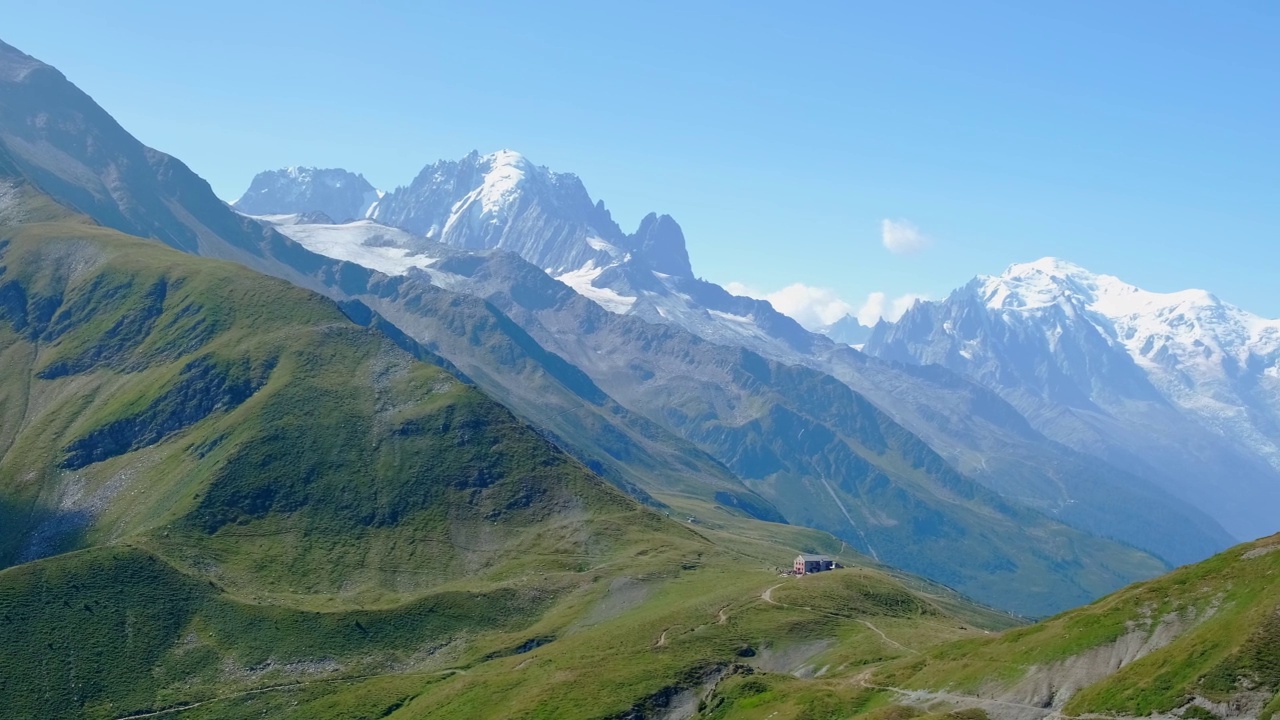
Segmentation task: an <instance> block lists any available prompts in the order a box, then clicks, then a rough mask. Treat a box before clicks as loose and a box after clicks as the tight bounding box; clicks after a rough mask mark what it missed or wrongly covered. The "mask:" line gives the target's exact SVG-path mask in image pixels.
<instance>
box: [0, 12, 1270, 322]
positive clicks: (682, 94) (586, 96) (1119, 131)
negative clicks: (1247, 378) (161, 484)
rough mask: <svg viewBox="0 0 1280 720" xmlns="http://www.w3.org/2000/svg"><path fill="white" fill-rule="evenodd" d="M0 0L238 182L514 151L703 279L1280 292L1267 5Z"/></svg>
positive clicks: (144, 130)
mask: <svg viewBox="0 0 1280 720" xmlns="http://www.w3.org/2000/svg"><path fill="white" fill-rule="evenodd" d="M0 8H2V14H3V17H4V18H5V22H4V26H3V29H2V30H0V39H3V40H5V41H6V42H9V43H10V44H13V45H16V46H17V47H19V48H20V49H22V50H24V51H26V52H28V53H30V54H33V55H35V56H36V57H39V58H40V59H42V60H44V61H46V62H49V63H51V64H54V65H56V66H57V67H59V68H60V69H61V70H62V71H63V72H64V73H66V74H67V76H68V77H70V78H71V79H72V80H73V81H74V82H76V83H77V84H78V85H79V86H80V87H82V88H83V89H85V90H86V91H87V92H89V94H91V95H93V96H94V97H95V98H96V99H97V100H98V101H99V102H100V103H101V104H102V105H104V106H105V107H106V108H107V110H108V111H109V112H111V113H112V114H113V115H114V116H115V117H116V118H117V119H118V120H120V122H121V123H122V124H124V125H125V127H127V128H128V129H130V130H131V131H132V132H133V133H134V134H135V135H137V136H138V137H139V138H140V139H142V140H143V141H144V142H146V143H147V144H149V145H152V146H154V147H157V148H159V149H161V150H164V151H167V152H170V153H172V154H174V155H177V156H178V157H180V158H182V159H183V160H185V161H186V162H187V163H188V164H190V165H191V166H192V167H193V168H194V169H195V170H196V171H197V172H198V173H200V174H201V175H202V176H204V177H205V178H206V179H208V180H209V181H210V182H211V183H212V185H213V187H214V189H215V190H216V191H217V192H218V193H219V194H220V195H222V196H223V197H224V198H228V199H234V197H236V196H237V195H238V194H239V193H240V192H241V191H243V189H244V188H245V187H247V185H248V183H249V180H250V178H251V177H252V176H253V174H254V173H256V172H257V171H259V170H263V169H268V168H276V167H282V166H286V165H320V166H337V167H345V168H347V169H350V170H355V171H359V172H362V173H364V174H365V176H366V177H368V178H369V179H370V181H372V182H373V183H374V184H376V185H379V186H384V187H391V186H395V185H398V184H403V183H407V182H408V181H409V180H410V179H412V177H413V176H414V175H415V174H416V172H417V171H418V170H419V169H421V167H422V166H423V165H425V164H426V163H428V162H431V161H434V160H436V159H438V158H454V157H459V156H461V155H463V154H465V153H466V152H468V151H470V150H471V149H473V148H474V149H478V150H480V151H482V152H488V151H492V150H496V149H499V148H504V147H509V148H512V149H516V150H519V151H521V152H523V153H524V154H525V155H526V156H528V157H529V158H530V159H531V160H532V161H534V162H536V163H539V164H545V165H548V166H550V167H552V168H553V169H556V170H562V171H571V172H575V173H577V174H578V175H580V176H581V177H582V178H583V180H584V182H585V183H586V185H587V187H588V189H589V190H590V191H591V192H592V194H593V196H595V197H597V198H602V199H604V201H605V203H606V204H607V205H608V206H609V207H610V209H611V210H612V211H613V213H614V217H615V218H617V219H618V220H619V221H620V223H621V224H622V225H623V226H624V228H627V229H630V228H632V227H634V226H635V225H636V224H637V223H638V222H639V219H640V218H641V217H642V216H643V215H644V214H645V213H647V212H649V211H650V210H656V211H659V212H666V213H669V214H671V215H673V216H674V217H675V218H676V219H677V220H679V221H680V223H681V225H682V226H683V227H684V228H685V232H686V235H687V237H688V239H689V246H690V248H689V249H690V254H691V256H692V259H693V264H694V269H695V271H696V272H698V273H699V274H700V275H702V276H704V277H706V278H708V279H711V280H714V281H717V282H720V283H722V284H728V283H740V284H741V286H742V287H748V288H753V289H754V290H755V291H757V292H761V293H765V292H770V291H775V290H778V289H780V288H783V287H785V286H789V285H793V284H797V283H798V284H801V287H798V288H793V289H792V291H791V292H790V294H789V296H788V298H789V299H787V298H783V302H784V303H789V304H790V306H792V307H793V312H796V313H799V314H807V315H809V316H816V314H820V312H828V313H830V312H834V309H837V308H842V307H845V306H848V307H852V308H855V309H856V308H859V307H862V306H863V305H864V303H865V301H866V299H867V296H868V294H869V293H873V292H881V293H885V300H884V306H885V307H892V306H893V299H894V298H899V297H902V296H905V295H909V294H923V295H927V296H931V297H939V296H941V295H943V294H945V293H946V292H947V291H948V290H949V289H950V288H952V287H955V286H957V285H960V284H963V283H964V282H965V281H966V280H967V279H968V278H969V277H971V276H973V275H975V274H979V273H995V272H999V271H1001V270H1002V269H1003V268H1004V267H1005V266H1006V265H1008V264H1010V263H1013V262H1019V261H1027V260H1032V259H1035V258H1038V257H1041V256H1045V255H1057V256H1061V257H1065V258H1068V259H1070V260H1072V261H1074V262H1076V263H1079V264H1081V265H1084V266H1086V267H1089V268H1091V269H1093V270H1096V271H1099V272H1108V273H1112V274H1116V275H1119V276H1121V277H1123V278H1125V279H1126V280H1129V281H1130V282H1134V283H1136V284H1139V285H1142V286H1145V287H1147V288H1149V289H1152V290H1174V289H1180V288H1185V287H1193V286H1194V287H1205V288H1208V289H1210V290H1212V291H1214V292H1216V293H1217V294H1218V295H1219V296H1220V297H1222V298H1224V299H1225V300H1228V301H1229V302H1233V303H1236V304H1238V305H1241V306H1243V307H1245V308H1247V309H1250V310H1252V311H1254V312H1257V313H1260V314H1264V315H1267V316H1270V317H1277V316H1280V293H1278V292H1276V287H1277V284H1278V283H1277V273H1278V272H1280V132H1278V131H1277V129H1280V82H1277V80H1276V76H1277V72H1278V71H1280V43H1277V42H1276V40H1275V39H1276V38H1277V37H1280V9H1278V8H1280V6H1277V5H1275V4H1274V3H1265V2H1247V1H1242V2H1233V3H1205V2H1141V1H1137V0H1134V1H1132V2H1124V3H1103V2H1096V3H1095V2H1079V3H999V4H997V3H987V2H981V1H980V0H974V1H972V2H966V3H954V2H917V3H877V4H872V3H846V2H839V3H835V2H832V3H824V2H814V3H807V4H805V5H804V7H803V8H801V9H797V8H796V7H795V6H794V5H792V6H788V5H787V4H782V3H776V2H773V3H754V2H735V3H729V2H723V3H719V2H706V3H688V2H644V3H601V2H558V3H514V2H512V3H501V2H482V1H477V2H466V3H462V2H452V3H430V2H382V3H340V2H325V3H304V2H261V0H259V1H258V2H253V3H249V2H239V1H238V0H224V1H223V2H220V3H217V4H213V8H212V9H211V8H210V4H204V3H171V2H164V3H161V2H147V3H143V2H115V3H100V2H59V1H58V0H46V1H44V2H41V3H30V2H21V3H20V2H12V1H11V0H3V1H2V2H0ZM886 219H889V220H892V221H894V222H895V223H897V225H895V226H894V227H897V228H898V230H897V231H895V233H891V234H892V235H893V237H894V238H896V239H898V240H899V241H902V240H904V239H906V240H913V242H915V243H916V244H918V245H920V247H918V248H917V249H916V250H915V251H914V252H903V253H895V252H891V251H890V250H889V249H887V248H886V247H885V245H884V243H883V241H884V239H885V237H884V227H885V225H884V221H885V220H886ZM913 232H914V233H915V234H914V235H912V233H913ZM842 303H843V304H842Z"/></svg>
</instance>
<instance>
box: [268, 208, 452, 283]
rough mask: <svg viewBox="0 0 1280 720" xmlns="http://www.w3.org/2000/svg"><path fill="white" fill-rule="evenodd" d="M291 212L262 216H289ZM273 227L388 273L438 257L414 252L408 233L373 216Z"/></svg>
mask: <svg viewBox="0 0 1280 720" xmlns="http://www.w3.org/2000/svg"><path fill="white" fill-rule="evenodd" d="M290 217H294V216H287V215H286V216H261V217H259V218H258V219H259V220H264V221H267V222H272V220H271V218H285V219H288V218H290ZM272 224H274V225H275V227H276V230H278V231H279V232H280V233H282V234H283V235H285V236H286V237H288V238H289V239H291V240H293V241H294V242H296V243H298V244H299V245H302V246H303V247H305V248H306V249H308V250H310V251H312V252H315V253H319V254H321V255H324V256H325V257H331V258H333V259H334V260H344V261H346V262H352V263H355V264H357V265H361V266H363V267H367V268H369V269H370V270H377V271H378V272H381V273H385V274H387V275H404V274H407V273H408V272H409V271H410V270H411V269H413V268H428V267H430V266H431V265H432V264H433V263H435V262H436V261H437V260H438V259H439V258H434V257H428V256H426V255H421V254H415V253H414V252H413V251H412V250H411V249H410V248H411V247H412V245H413V243H414V241H415V240H416V239H415V238H414V237H413V236H412V235H410V234H409V233H407V232H405V231H403V230H398V229H396V228H391V227H387V226H386V225H380V224H378V223H376V222H374V221H372V220H357V221H356V222H351V223H346V224H344V225H299V224H292V223H288V222H280V223H276V222H272Z"/></svg>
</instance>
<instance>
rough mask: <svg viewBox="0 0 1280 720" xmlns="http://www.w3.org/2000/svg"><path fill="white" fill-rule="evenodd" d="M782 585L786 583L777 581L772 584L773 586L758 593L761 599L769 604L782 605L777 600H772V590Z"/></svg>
mask: <svg viewBox="0 0 1280 720" xmlns="http://www.w3.org/2000/svg"><path fill="white" fill-rule="evenodd" d="M783 585H786V583H778V584H777V585H774V586H773V587H771V588H769V589H768V590H765V591H764V592H762V593H760V599H761V600H763V601H765V602H767V603H769V604H770V605H782V603H780V602H778V601H777V600H774V599H773V591H774V590H777V589H778V588H780V587H782V586H783ZM783 607H786V606H785V605H783Z"/></svg>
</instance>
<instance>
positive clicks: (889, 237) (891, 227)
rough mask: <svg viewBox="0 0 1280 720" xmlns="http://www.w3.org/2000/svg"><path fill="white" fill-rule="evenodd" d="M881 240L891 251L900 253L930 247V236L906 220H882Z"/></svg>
mask: <svg viewBox="0 0 1280 720" xmlns="http://www.w3.org/2000/svg"><path fill="white" fill-rule="evenodd" d="M880 241H881V242H883V243H884V246H885V248H886V249H888V250H889V252H891V253H895V254H898V255H908V254H911V253H917V252H920V251H921V250H924V249H925V248H927V247H929V238H928V237H927V236H925V234H924V233H922V232H920V228H918V227H916V226H915V225H914V224H913V223H910V222H908V221H906V220H890V219H889V218H885V219H884V220H881V221H880Z"/></svg>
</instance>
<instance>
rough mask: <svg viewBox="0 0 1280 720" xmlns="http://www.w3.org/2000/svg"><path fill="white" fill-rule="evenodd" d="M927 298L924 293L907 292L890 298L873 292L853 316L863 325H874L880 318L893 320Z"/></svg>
mask: <svg viewBox="0 0 1280 720" xmlns="http://www.w3.org/2000/svg"><path fill="white" fill-rule="evenodd" d="M928 299H929V298H928V297H926V296H924V295H917V294H915V293H907V294H906V295H902V296H900V297H896V298H894V299H892V300H890V299H889V296H888V295H886V294H884V293H882V292H873V293H871V294H869V295H867V301H866V302H864V303H863V304H862V307H860V308H858V311H857V312H856V313H855V314H854V317H856V318H858V322H860V323H862V324H863V325H875V324H876V322H878V321H879V320H880V318H884V319H885V320H888V321H889V322H893V321H894V320H897V319H898V318H900V317H902V315H903V314H904V313H906V312H907V311H908V310H910V309H911V306H912V305H915V304H916V303H917V302H919V301H921V300H928Z"/></svg>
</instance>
